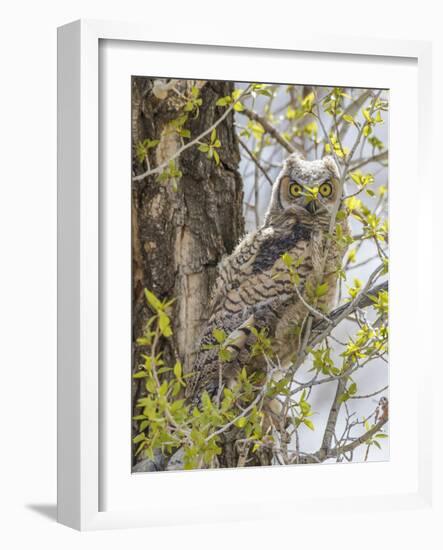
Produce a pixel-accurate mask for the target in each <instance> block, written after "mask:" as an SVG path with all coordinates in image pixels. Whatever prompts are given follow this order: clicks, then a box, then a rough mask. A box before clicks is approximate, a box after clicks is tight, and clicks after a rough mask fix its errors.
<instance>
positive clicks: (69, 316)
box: [57, 21, 433, 530]
mask: <svg viewBox="0 0 443 550" xmlns="http://www.w3.org/2000/svg"><path fill="white" fill-rule="evenodd" d="M189 38H190V37H188V36H186V34H185V32H184V31H182V32H180V30H179V29H178V30H177V32H175V30H174V32H171V31H168V32H166V31H164V30H163V29H159V28H155V27H152V28H148V27H146V26H145V25H137V24H133V23H131V24H129V23H119V22H102V21H77V22H74V23H71V24H68V25H65V26H64V27H61V28H60V29H59V32H58V51H59V57H58V88H59V93H58V98H59V99H58V136H59V137H58V186H59V187H58V188H59V194H58V235H59V237H58V279H59V287H58V292H59V302H58V413H57V414H58V520H59V522H60V523H63V524H66V525H68V526H70V527H74V528H76V529H80V530H89V529H105V528H122V527H149V526H154V525H162V524H167V525H170V524H177V523H193V522H195V521H219V520H226V521H229V520H234V519H236V518H238V517H241V518H242V519H260V518H263V517H270V516H271V517H272V515H273V514H272V512H270V510H269V509H267V508H266V503H267V502H269V503H270V504H271V503H273V504H275V503H278V502H281V503H284V504H285V506H284V509H285V510H291V509H292V510H293V509H294V508H296V509H299V510H300V514H301V513H303V514H309V513H312V512H313V511H315V512H316V513H317V514H318V513H327V511H328V510H330V509H331V507H333V506H336V505H337V504H339V505H340V509H341V513H347V511H349V510H352V509H353V508H355V507H356V506H358V507H359V508H360V510H363V511H364V510H368V511H369V510H371V509H372V508H373V507H374V506H377V507H378V508H380V507H383V509H386V511H392V510H398V509H403V508H410V509H415V510H418V509H424V508H428V509H429V508H430V507H431V506H432V483H433V478H432V451H431V443H432V437H431V429H430V425H429V423H428V422H424V421H423V415H424V414H425V413H424V411H425V409H426V402H427V400H429V395H426V394H425V391H424V387H425V381H426V384H427V385H428V386H429V384H430V381H431V377H432V370H431V368H432V367H431V366H432V355H431V349H428V350H425V351H424V353H425V354H427V355H428V357H423V364H424V366H423V369H422V371H421V373H420V374H421V382H420V384H419V390H418V391H419V393H418V401H419V403H418V406H416V407H415V406H414V407H413V410H412V411H411V410H410V411H409V414H410V415H411V417H412V420H411V422H412V424H413V426H416V427H417V434H415V433H414V435H413V436H411V438H413V442H412V443H411V448H412V449H413V450H414V452H413V453H411V455H412V454H413V455H414V456H413V457H412V458H413V460H412V458H411V461H410V462H408V460H406V458H405V459H404V460H403V462H402V463H404V464H406V466H407V468H406V467H405V470H404V472H403V471H402V473H401V475H399V477H398V479H397V482H398V484H397V489H394V488H393V487H394V485H392V487H391V486H388V485H387V489H386V490H384V491H382V494H380V491H379V490H378V489H376V490H374V491H370V490H366V493H364V491H363V492H362V493H361V494H357V495H355V494H352V491H350V492H344V493H343V494H341V495H339V496H338V497H326V496H325V494H324V492H323V493H322V489H321V487H320V486H321V485H322V484H323V483H326V481H325V480H326V478H327V476H328V475H329V474H328V472H329V471H330V470H329V468H331V467H333V466H322V467H321V472H319V470H318V469H317V470H316V475H318V476H319V481H318V484H319V488H318V490H312V494H311V496H310V498H305V499H304V506H303V510H301V509H300V500H299V499H298V497H297V496H296V495H294V496H293V497H292V496H291V495H289V496H288V494H287V492H283V490H279V487H284V485H285V477H286V476H289V475H291V476H293V475H294V474H293V472H295V469H292V470H291V473H290V474H289V473H288V472H289V470H288V469H287V468H275V469H272V471H271V469H263V470H266V471H264V472H263V473H261V474H260V476H262V478H261V479H262V480H265V483H266V484H267V485H266V486H267V487H268V489H269V490H268V492H267V491H266V490H265V491H264V492H263V491H261V493H263V494H257V493H256V492H254V490H253V488H254V487H255V486H256V481H257V470H256V469H250V470H251V472H247V473H245V472H244V471H241V472H239V471H235V470H231V471H227V472H212V471H211V472H210V471H204V472H183V473H182V472H174V473H172V472H171V473H168V474H165V475H164V474H160V475H159V474H152V475H151V474H146V475H144V480H143V484H144V486H146V484H150V485H151V487H152V490H153V491H157V495H158V496H160V492H161V491H162V486H164V487H165V494H168V495H170V494H171V491H174V490H175V489H174V487H180V489H179V490H180V492H183V491H187V492H188V494H189V493H190V492H192V490H193V489H194V492H195V487H198V488H199V490H201V491H202V492H204V490H205V487H207V486H208V483H207V481H208V476H212V477H211V482H212V483H213V484H214V485H215V486H217V487H220V488H221V487H222V486H226V485H229V484H235V485H238V484H243V485H244V487H245V488H248V492H247V493H246V492H243V493H240V494H239V495H238V497H237V498H236V503H235V504H232V505H231V506H229V507H228V506H226V503H227V500H224V498H223V495H220V498H219V500H218V503H217V505H216V506H211V507H208V506H207V505H206V504H205V500H204V499H201V502H200V504H199V502H198V499H196V500H195V502H194V503H193V504H192V505H191V506H188V507H186V509H183V506H182V505H178V504H176V505H174V504H171V502H170V501H168V499H164V501H161V499H156V500H155V502H152V503H151V504H146V505H144V506H140V505H136V506H134V505H133V504H132V505H131V503H130V502H128V501H129V500H130V495H131V493H130V492H126V493H125V497H124V498H121V499H119V498H117V499H116V500H118V501H119V502H120V505H119V506H116V505H115V503H114V505H113V506H112V507H111V509H103V499H102V491H101V489H100V484H101V483H102V484H103V482H104V479H106V476H105V474H104V472H103V471H102V470H103V469H104V468H103V462H102V459H103V457H102V456H101V454H102V450H103V441H102V437H103V433H102V422H103V418H102V414H103V411H104V410H106V409H103V407H101V405H100V396H102V392H103V391H104V390H103V388H102V387H101V385H100V381H101V365H100V350H99V341H100V330H101V320H100V311H101V310H100V300H101V293H100V292H101V291H100V285H99V281H100V276H101V273H100V265H101V264H100V261H101V260H100V258H101V249H100V243H101V241H100V238H101V237H100V223H99V212H100V209H101V207H102V205H101V196H100V193H99V157H100V147H101V144H100V127H99V112H100V104H99V75H100V55H99V53H100V41H105V40H112V41H125V42H127V44H129V46H130V45H131V44H134V45H135V44H140V43H144V44H146V45H149V44H153V45H154V44H155V47H156V55H160V54H159V53H158V52H159V51H160V50H161V45H162V44H163V45H165V47H166V46H168V45H169V46H170V47H172V45H175V47H176V48H177V45H180V44H183V47H184V45H186V44H187V45H189ZM192 41H193V42H194V44H195V46H196V48H195V51H196V52H197V53H198V52H200V53H202V52H204V53H205V55H206V56H210V55H211V52H214V51H215V50H214V48H215V49H217V48H220V49H224V51H226V49H228V51H229V55H230V56H231V57H232V56H234V57H235V56H236V55H244V54H245V51H250V52H251V55H252V52H253V51H254V52H262V53H263V55H267V53H266V52H269V55H273V56H277V57H278V56H281V57H282V58H283V57H284V56H285V55H288V54H289V53H291V52H292V53H294V52H304V53H307V54H312V55H323V56H324V55H328V54H334V55H337V56H351V57H352V56H355V57H357V56H367V58H366V59H367V60H370V59H372V58H374V59H381V58H386V59H388V58H389V59H390V63H392V65H395V63H396V62H397V61H398V62H399V63H400V62H401V61H402V60H405V59H409V60H412V62H413V64H414V65H415V66H416V71H417V81H418V102H417V113H418V125H417V134H418V135H417V137H418V140H417V141H418V145H417V150H416V151H412V152H411V151H409V152H408V155H409V157H410V159H411V163H412V166H416V167H417V168H418V170H419V172H418V178H419V181H430V180H431V178H430V167H431V163H430V160H429V158H428V157H429V155H430V153H429V151H430V147H429V145H430V144H429V141H430V137H429V133H428V132H427V128H429V126H430V119H431V109H430V96H429V86H430V82H431V45H430V44H429V43H426V42H414V41H396V40H369V39H363V38H361V39H360V38H347V37H344V36H336V37H323V38H317V37H315V38H313V37H310V36H308V35H303V34H300V33H298V34H297V37H296V38H293V37H281V38H280V39H279V40H278V41H277V40H275V39H269V40H267V39H264V38H263V39H261V38H260V39H257V38H256V39H255V41H252V40H248V39H247V38H246V37H243V38H240V37H238V38H227V37H217V36H211V37H205V36H204V31H202V33H201V34H199V36H198V37H197V36H196V37H192ZM246 48H248V49H249V50H245V49H246ZM220 51H221V50H220ZM326 62H327V61H325V63H326ZM190 70H192V62H191V64H190ZM194 70H195V73H198V71H199V70H200V69H199V67H197V66H195V67H194ZM154 72H155V71H154ZM166 72H168V71H166ZM146 74H149V67H148V66H147V69H146ZM151 74H152V73H151ZM164 75H165V74H164ZM181 76H185V75H181ZM197 76H199V75H198V74H197ZM233 79H235V78H233ZM245 80H248V78H247V77H246V78H245ZM257 80H258V79H257ZM288 80H290V79H286V81H288ZM367 85H369V84H367ZM393 124H395V121H394V122H393ZM128 131H129V126H128ZM125 154H126V153H122V157H125ZM128 159H129V157H128V158H127V159H126V160H125V158H122V161H121V162H122V163H123V164H124V165H126V166H129V160H128ZM418 159H420V162H418ZM394 163H395V158H394ZM398 165H399V167H400V163H398ZM129 174H130V171H129V168H128V180H129ZM392 201H393V202H394V201H395V196H394V198H393V199H392ZM394 210H395V209H394ZM400 215H401V214H400V213H399V214H398V216H400ZM416 223H417V228H418V230H420V231H425V230H426V228H428V229H429V227H430V224H432V220H431V219H430V216H429V215H428V216H425V215H423V212H422V215H421V217H420V224H419V223H418V221H417V222H416ZM102 229H103V228H102ZM417 254H420V259H421V261H424V262H426V261H428V260H430V259H431V255H432V250H431V249H429V248H427V247H422V248H421V249H420V251H419V252H417ZM394 255H395V248H394ZM424 276H425V274H424V273H422V272H420V273H417V278H416V280H415V279H414V281H415V282H416V287H417V296H416V297H415V302H416V305H417V315H418V316H426V315H432V311H431V310H430V309H429V308H431V305H430V304H431V303H432V300H429V299H423V300H421V301H420V302H419V301H418V299H417V297H418V288H420V283H421V282H422V281H423V277H424ZM422 288H423V287H422ZM422 292H423V298H426V297H427V298H429V297H430V296H432V294H431V289H430V288H429V287H428V289H427V290H426V289H424V290H422ZM415 302H414V303H415ZM416 328H417V330H419V329H420V327H418V326H417V327H416ZM395 341H396V340H395V339H393V345H395ZM397 341H398V340H397ZM121 391H123V390H121ZM394 392H395V389H394ZM398 402H399V407H398V411H400V412H405V410H406V409H405V408H404V407H406V406H407V405H406V403H405V401H403V402H402V404H401V405H400V399H399V400H398ZM394 410H395V409H394ZM128 414H129V413H128ZM125 420H126V419H123V422H124V421H125ZM391 422H392V423H395V422H397V426H399V425H400V423H399V422H398V417H397V420H396V419H395V414H394V417H393V419H392V420H391ZM391 430H392V432H393V433H394V434H395V430H394V428H391ZM394 439H395V436H394ZM394 442H395V441H394ZM128 445H129V442H128ZM415 451H416V452H415ZM397 458H398V457H397ZM395 460H396V459H395V456H394V458H393V462H392V464H393V465H396V464H397V463H396V462H395ZM398 465H400V462H398ZM359 466H362V467H363V468H368V467H370V466H371V467H372V468H373V469H372V470H371V471H372V474H369V476H371V475H373V476H374V479H375V478H380V476H381V475H386V476H387V477H386V479H388V477H389V476H391V477H395V475H394V474H395V472H392V471H391V473H389V472H388V469H387V468H385V470H386V471H385V472H384V473H383V474H382V473H381V470H382V468H384V467H383V466H381V467H379V466H378V465H369V464H366V465H349V466H347V467H346V468H349V473H346V476H349V478H348V481H347V482H348V483H350V484H355V483H358V480H359V479H362V477H363V476H364V475H365V474H366V473H367V472H369V470H366V471H365V470H362V469H361V468H359ZM119 467H120V468H121V466H119ZM376 468H379V470H376ZM342 469H343V467H342ZM306 472H307V470H306ZM411 472H413V474H412V475H411ZM124 475H125V476H130V472H129V468H128V471H127V472H125V473H124ZM149 475H151V477H150V478H149ZM297 475H299V474H297ZM305 475H306V476H309V475H310V474H308V473H306V474H305ZM340 475H341V474H340ZM337 476H338V474H337ZM406 478H407V479H408V480H409V483H408V484H405V485H404V488H403V489H402V487H401V484H402V483H403V481H402V480H405V479H406ZM134 479H135V482H136V483H137V480H136V478H134V477H133V478H132V480H131V485H134ZM154 487H155V488H154ZM271 489H272V490H271ZM177 490H178V489H177ZM220 490H221V489H220ZM122 494H123V493H122ZM117 497H119V494H118V493H117ZM381 497H382V498H381ZM245 504H247V506H245ZM272 508H274V509H275V508H278V515H279V516H281V515H282V513H284V512H282V510H281V507H275V506H273V507H272ZM166 510H167V511H168V513H166Z"/></svg>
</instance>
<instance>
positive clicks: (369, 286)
mask: <svg viewBox="0 0 443 550" xmlns="http://www.w3.org/2000/svg"><path fill="white" fill-rule="evenodd" d="M132 86H133V90H132V141H133V160H132V167H133V168H132V170H133V174H132V176H133V177H132V244H133V340H134V341H133V380H134V382H133V404H134V411H133V412H134V416H133V436H134V437H133V444H134V463H135V464H136V466H135V468H134V469H135V471H142V470H144V469H152V464H155V468H157V469H164V468H166V467H168V468H172V467H179V468H182V467H184V468H198V467H225V466H248V465H257V464H264V465H268V464H293V463H306V462H324V461H328V460H336V461H343V460H349V461H352V460H354V457H355V452H356V451H357V450H359V449H364V455H363V458H365V459H367V458H368V456H369V451H370V449H371V448H374V447H375V448H377V447H378V448H381V444H382V440H383V439H385V438H386V437H387V434H386V431H385V429H384V426H385V424H386V422H387V421H388V402H387V399H386V397H384V399H383V400H382V401H381V402H380V404H379V406H378V407H376V406H375V404H373V405H371V403H372V400H373V399H374V398H377V399H378V398H379V397H380V395H384V396H386V392H387V384H385V385H383V386H382V387H379V388H375V389H374V390H373V391H370V392H368V393H366V394H364V393H361V392H359V381H358V376H359V373H360V372H363V371H364V372H366V371H368V370H369V369H374V368H377V369H379V370H380V369H385V371H384V372H385V375H384V379H386V381H387V372H386V368H387V358H386V357H387V338H388V327H387V309H388V293H387V282H386V280H385V279H386V277H385V276H386V273H387V269H388V249H387V242H388V230H387V223H386V215H387V185H386V181H385V180H384V179H383V178H386V177H387V173H386V166H387V159H388V151H387V148H386V146H385V144H384V142H383V141H382V139H380V137H379V132H378V129H379V128H380V127H381V126H382V125H383V123H384V117H385V116H386V114H387V110H388V102H387V93H386V92H383V91H380V90H354V89H343V88H325V87H308V86H274V85H273V86H268V85H263V84H249V85H239V86H238V88H234V86H233V84H232V83H227V82H205V81H190V80H163V79H150V78H144V77H136V78H134V79H133V82H132ZM240 151H241V156H240ZM294 151H300V152H301V153H303V154H304V155H305V156H306V157H307V158H318V157H320V156H322V155H323V154H326V153H328V154H331V155H333V156H334V157H335V160H336V162H337V164H338V166H339V167H340V173H341V180H340V183H341V185H342V187H343V196H342V200H344V202H345V205H346V211H347V214H348V215H349V217H350V218H351V219H352V223H351V228H352V236H351V237H349V236H344V235H340V234H336V233H334V234H333V235H331V238H335V239H339V240H340V239H342V240H343V243H342V244H343V246H346V247H347V249H348V252H347V255H346V257H345V261H344V264H343V266H342V269H341V272H340V281H341V282H340V285H339V289H338V296H339V305H338V307H337V308H336V309H335V310H333V311H332V312H328V313H327V315H325V314H324V313H322V312H316V311H315V308H313V309H312V311H310V313H309V315H308V317H307V323H306V324H305V325H304V327H303V345H302V346H301V348H300V350H299V352H298V355H297V357H295V358H294V361H293V364H292V365H291V367H290V368H289V370H288V371H287V373H286V375H285V376H284V377H283V378H282V379H280V380H279V381H278V382H276V381H275V380H274V377H273V373H274V372H275V371H276V370H277V369H278V357H275V356H273V355H272V353H271V342H270V339H269V337H268V335H267V334H266V331H263V332H261V333H258V334H257V335H256V343H255V350H254V353H257V354H262V355H263V356H264V357H265V358H266V365H267V369H266V372H263V373H261V376H258V377H257V376H256V375H253V376H250V375H248V374H247V373H246V371H245V370H243V371H242V372H241V373H240V374H239V377H238V381H237V384H236V386H235V387H234V388H233V389H228V388H224V391H223V395H221V396H220V398H219V400H218V401H217V402H214V401H212V400H211V399H210V398H209V396H208V395H206V394H203V395H202V396H201V403H200V405H199V406H195V405H190V404H189V403H187V402H186V400H185V399H184V397H183V388H184V386H185V385H186V380H187V377H188V375H189V372H190V369H191V367H192V360H193V357H194V354H195V351H196V345H197V343H198V337H199V333H200V331H201V329H202V327H203V326H204V323H205V321H206V320H207V316H208V302H209V297H210V290H211V286H212V284H213V282H214V278H215V273H216V265H217V264H218V262H219V261H220V259H221V257H222V256H223V255H224V254H229V253H230V252H231V251H232V250H233V248H234V247H235V245H236V244H237V242H238V241H239V239H240V238H241V237H242V235H243V232H244V219H245V218H246V220H247V221H248V220H249V221H248V226H249V227H250V228H253V227H254V226H259V225H260V224H261V222H262V216H263V211H264V209H265V207H266V202H267V197H268V196H269V190H270V187H271V185H272V182H273V178H274V177H275V175H276V173H277V171H278V169H279V167H280V162H281V159H282V157H284V156H285V155H286V154H287V153H292V152H294ZM241 158H242V162H241V165H242V167H243V168H244V169H243V178H242V177H241V176H240V160H241ZM380 182H382V183H380ZM244 186H245V187H246V194H245V197H244V195H243V188H244ZM284 260H285V264H286V266H287V268H288V270H289V271H290V273H293V274H294V277H296V266H295V265H294V264H293V262H292V260H291V258H290V257H289V256H288V257H286V258H284ZM359 270H360V272H362V270H363V274H364V279H363V280H362V279H359V278H357V277H354V276H353V274H354V273H358V272H359ZM214 336H215V337H216V339H217V342H218V344H217V346H218V352H219V358H220V361H221V363H223V362H224V361H229V357H228V356H227V352H226V347H227V341H226V338H227V335H225V334H223V333H222V332H220V333H218V334H216V335H214ZM374 365H375V367H374ZM378 379H380V377H378ZM319 388H327V390H328V392H327V393H328V397H329V401H328V403H329V404H328V406H327V409H326V410H325V411H323V412H322V413H321V414H318V415H316V414H315V413H316V411H315V409H314V406H313V404H312V403H313V402H314V401H315V392H316V391H317V390H318V389H319ZM271 397H272V398H274V399H278V400H279V401H280V402H281V404H282V408H281V414H280V418H279V419H278V422H273V424H272V426H270V425H269V423H267V422H266V419H265V414H264V411H263V404H264V402H265V400H266V399H269V398H271ZM363 402H365V403H369V405H367V406H366V410H367V411H368V414H365V415H363V414H360V412H359V409H358V407H354V406H353V404H354V403H363ZM314 429H317V430H320V433H321V437H320V443H319V445H318V447H317V448H316V449H315V450H314V451H312V450H309V451H307V450H306V448H305V447H306V446H305V443H304V442H305V439H306V437H307V433H308V432H309V431H310V430H314ZM171 456H173V457H174V458H173V460H169V459H170V457H171ZM159 457H160V460H159ZM177 457H178V458H177ZM168 463H169V465H168Z"/></svg>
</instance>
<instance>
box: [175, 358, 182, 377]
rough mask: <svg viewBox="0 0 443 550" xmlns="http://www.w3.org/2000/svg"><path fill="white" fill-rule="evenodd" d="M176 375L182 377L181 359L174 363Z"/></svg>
mask: <svg viewBox="0 0 443 550" xmlns="http://www.w3.org/2000/svg"><path fill="white" fill-rule="evenodd" d="M174 376H175V377H176V378H181V377H182V366H181V363H180V361H177V362H176V363H175V365H174Z"/></svg>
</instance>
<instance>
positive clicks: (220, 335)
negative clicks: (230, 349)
mask: <svg viewBox="0 0 443 550" xmlns="http://www.w3.org/2000/svg"><path fill="white" fill-rule="evenodd" d="M212 336H214V338H215V339H216V341H217V342H218V343H219V344H222V343H223V342H224V341H225V340H226V332H225V331H224V330H222V329H221V328H215V329H214V330H213V331H212Z"/></svg>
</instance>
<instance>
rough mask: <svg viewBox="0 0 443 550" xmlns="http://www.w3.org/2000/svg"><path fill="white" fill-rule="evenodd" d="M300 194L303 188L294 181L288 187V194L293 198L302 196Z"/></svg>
mask: <svg viewBox="0 0 443 550" xmlns="http://www.w3.org/2000/svg"><path fill="white" fill-rule="evenodd" d="M302 192H303V187H302V186H301V185H300V184H299V183H297V182H296V181H293V182H292V183H291V184H290V185H289V194H290V195H292V196H293V197H299V196H300V195H301V194H302Z"/></svg>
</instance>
